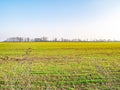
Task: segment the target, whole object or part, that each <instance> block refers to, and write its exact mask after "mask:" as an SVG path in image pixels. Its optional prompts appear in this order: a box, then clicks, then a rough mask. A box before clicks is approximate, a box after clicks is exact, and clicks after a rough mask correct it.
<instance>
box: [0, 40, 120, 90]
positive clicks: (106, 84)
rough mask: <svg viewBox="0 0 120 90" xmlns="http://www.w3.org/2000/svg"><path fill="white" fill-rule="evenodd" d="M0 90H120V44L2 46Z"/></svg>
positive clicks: (65, 43)
mask: <svg viewBox="0 0 120 90" xmlns="http://www.w3.org/2000/svg"><path fill="white" fill-rule="evenodd" d="M0 90H120V42H38V43H37V42H36V43H35V42H29V43H28V42H26V43H25V42H24V43H22V42H21V43H7V42H6V43H4V42H1V43H0Z"/></svg>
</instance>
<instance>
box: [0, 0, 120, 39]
mask: <svg viewBox="0 0 120 90" xmlns="http://www.w3.org/2000/svg"><path fill="white" fill-rule="evenodd" d="M17 36H19V37H30V38H35V37H42V36H46V37H48V38H50V39H52V38H55V37H57V38H61V37H64V38H69V39H74V38H80V39H89V40H92V39H111V40H120V0H0V41H2V40H5V39H6V38H9V37H17Z"/></svg>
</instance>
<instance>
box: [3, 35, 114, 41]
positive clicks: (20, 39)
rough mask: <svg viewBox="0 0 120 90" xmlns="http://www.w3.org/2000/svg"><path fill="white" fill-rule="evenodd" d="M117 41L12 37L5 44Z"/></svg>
mask: <svg viewBox="0 0 120 90" xmlns="http://www.w3.org/2000/svg"><path fill="white" fill-rule="evenodd" d="M111 41H116V40H110V39H108V40H106V39H94V40H89V39H84V40H83V39H79V38H78V39H66V38H61V39H58V38H53V39H52V40H49V39H48V38H47V37H45V36H43V37H40V38H32V39H31V38H29V37H26V38H25V37H10V38H7V39H6V40H5V41H4V42H111Z"/></svg>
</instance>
